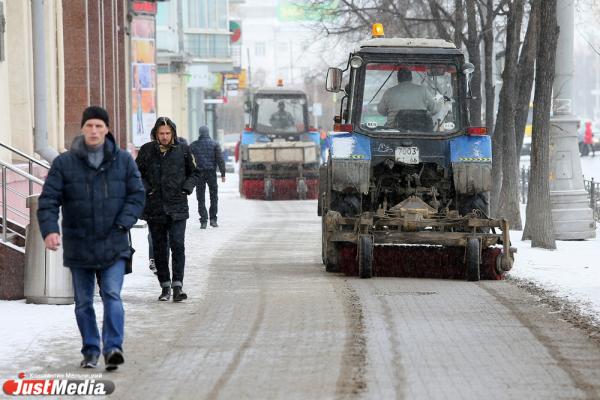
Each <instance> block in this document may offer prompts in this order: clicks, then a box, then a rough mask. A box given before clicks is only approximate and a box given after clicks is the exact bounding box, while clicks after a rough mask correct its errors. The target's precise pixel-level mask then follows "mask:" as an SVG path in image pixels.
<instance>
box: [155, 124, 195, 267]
mask: <svg viewBox="0 0 600 400" xmlns="http://www.w3.org/2000/svg"><path fill="white" fill-rule="evenodd" d="M171 123H172V124H173V127H174V128H175V130H177V125H175V122H173V121H171ZM150 140H153V139H152V137H150ZM177 143H178V144H185V145H187V144H188V142H187V140H185V138H182V137H177ZM168 258H169V242H168V241H167V259H168ZM148 268H149V269H150V271H152V273H153V274H154V275H156V274H157V273H158V272H157V270H156V263H155V262H154V247H153V246H152V236H151V235H150V229H148Z"/></svg>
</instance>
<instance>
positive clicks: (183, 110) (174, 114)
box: [157, 73, 195, 142]
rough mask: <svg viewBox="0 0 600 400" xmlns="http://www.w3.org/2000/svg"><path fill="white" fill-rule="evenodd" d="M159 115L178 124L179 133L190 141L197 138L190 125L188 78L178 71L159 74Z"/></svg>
mask: <svg viewBox="0 0 600 400" xmlns="http://www.w3.org/2000/svg"><path fill="white" fill-rule="evenodd" d="M157 93H159V95H158V104H157V107H158V116H161V117H169V118H171V119H172V120H173V121H175V123H176V124H177V135H178V136H180V137H184V138H186V139H187V140H188V142H189V141H191V140H192V139H194V138H195V136H194V135H192V134H191V132H189V127H188V105H187V104H188V99H187V79H186V77H185V76H184V75H181V74H177V73H169V74H158V88H157Z"/></svg>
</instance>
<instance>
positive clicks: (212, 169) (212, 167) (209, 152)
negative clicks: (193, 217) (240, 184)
mask: <svg viewBox="0 0 600 400" xmlns="http://www.w3.org/2000/svg"><path fill="white" fill-rule="evenodd" d="M198 133H199V136H198V139H197V140H195V141H193V142H192V144H191V145H190V150H191V152H192V154H193V155H194V157H195V158H196V162H197V163H198V166H197V168H198V171H199V173H198V176H199V178H198V185H197V186H196V198H197V199H198V214H199V215H200V228H201V229H206V223H207V221H209V220H210V226H212V227H213V228H217V227H218V226H219V225H218V224H217V211H218V203H219V195H218V191H219V186H218V184H217V167H218V168H219V172H220V173H221V182H225V161H224V160H223V153H222V152H221V146H219V144H218V143H217V142H215V141H214V140H212V139H211V138H210V135H209V134H208V126H204V125H203V126H201V127H200V129H199V130H198ZM206 185H208V191H209V197H210V209H209V211H208V213H207V212H206V206H205V205H204V202H205V195H204V193H205V190H206Z"/></svg>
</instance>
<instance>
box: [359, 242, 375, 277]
mask: <svg viewBox="0 0 600 400" xmlns="http://www.w3.org/2000/svg"><path fill="white" fill-rule="evenodd" d="M358 276H360V278H361V279H369V278H371V277H372V276H373V238H372V236H370V235H360V236H359V237H358Z"/></svg>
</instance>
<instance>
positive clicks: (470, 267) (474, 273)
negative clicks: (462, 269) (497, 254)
mask: <svg viewBox="0 0 600 400" xmlns="http://www.w3.org/2000/svg"><path fill="white" fill-rule="evenodd" d="M480 255H481V252H480V244H479V239H477V238H469V239H468V241H467V257H466V258H467V280H468V281H470V282H476V281H478V280H479V278H480V265H481V258H480Z"/></svg>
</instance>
